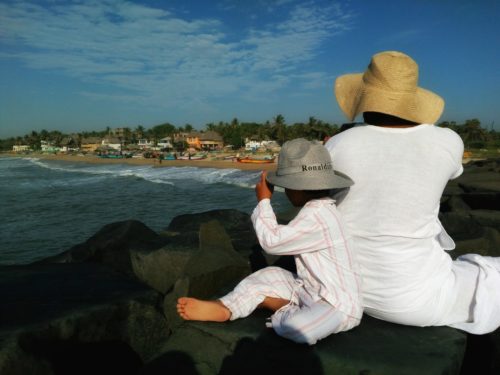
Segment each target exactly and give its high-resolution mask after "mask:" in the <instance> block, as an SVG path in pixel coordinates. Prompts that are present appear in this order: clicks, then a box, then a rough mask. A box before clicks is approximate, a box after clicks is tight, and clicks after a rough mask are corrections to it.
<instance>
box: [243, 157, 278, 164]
mask: <svg viewBox="0 0 500 375" xmlns="http://www.w3.org/2000/svg"><path fill="white" fill-rule="evenodd" d="M274 159H276V157H274V156H265V157H263V158H256V157H252V156H244V157H238V158H236V161H237V162H238V163H253V164H268V163H274Z"/></svg>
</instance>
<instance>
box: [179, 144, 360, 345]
mask: <svg viewBox="0 0 500 375" xmlns="http://www.w3.org/2000/svg"><path fill="white" fill-rule="evenodd" d="M266 179H267V181H268V182H269V183H270V184H272V185H277V186H281V187H284V188H285V192H286V195H287V197H288V199H289V200H290V202H291V203H292V204H293V205H294V206H296V207H302V206H303V208H302V209H301V210H300V212H299V213H298V214H297V216H296V217H295V218H294V219H293V220H292V221H291V222H290V223H289V224H288V225H279V224H278V223H277V221H276V217H275V215H274V212H273V209H272V207H271V202H270V199H271V197H272V194H273V188H272V185H271V186H270V185H268V183H267V182H266ZM352 184H353V181H352V180H351V179H350V178H349V177H347V176H345V175H342V174H340V173H339V172H336V171H334V170H333V166H332V162H331V157H330V154H329V153H328V151H327V150H326V148H324V146H323V145H321V144H320V143H316V142H309V141H307V140H305V139H295V140H292V141H289V142H286V143H285V144H284V145H283V147H282V149H281V152H280V154H279V159H278V168H277V171H276V172H275V173H272V172H271V173H269V175H266V173H265V172H263V173H262V175H261V179H260V181H259V182H258V183H257V185H256V187H255V191H256V194H257V200H258V204H257V207H256V208H255V209H254V212H253V213H252V222H253V225H254V228H255V231H256V234H257V237H258V239H259V242H260V244H261V246H262V248H263V249H264V250H265V251H266V252H267V253H269V254H276V255H294V257H295V263H296V266H297V274H293V273H291V272H289V271H287V270H284V269H282V268H279V267H266V268H264V269H261V270H259V271H257V272H255V273H253V274H251V275H250V276H248V277H247V278H245V279H244V280H243V281H241V282H240V283H239V284H238V285H237V286H236V288H235V289H234V290H233V291H232V292H230V293H229V294H227V295H226V296H224V297H222V298H220V299H219V300H215V301H204V300H198V299H195V298H188V297H181V298H179V300H178V303H177V311H178V313H179V315H180V316H181V317H182V318H183V319H186V320H200V321H217V322H223V321H227V320H234V319H238V318H244V317H246V316H248V315H250V313H252V311H253V310H255V308H257V307H265V308H269V309H271V310H273V311H274V314H273V315H272V316H271V318H270V320H271V321H270V322H269V323H267V324H266V325H268V326H269V327H272V328H273V329H274V330H275V331H276V333H277V334H278V335H280V336H283V337H286V338H288V339H290V340H293V341H295V342H298V343H307V344H309V345H313V344H315V343H316V341H317V340H320V339H322V338H325V337H327V336H328V335H330V334H332V333H337V332H341V331H347V330H349V329H351V328H353V327H355V326H357V325H358V324H359V322H360V319H361V315H362V312H363V311H362V301H361V290H360V288H361V278H360V274H359V272H358V266H357V263H356V259H355V254H354V253H353V251H354V245H353V243H352V241H351V238H350V236H349V235H348V234H347V233H346V232H345V229H344V225H343V222H342V219H341V218H340V216H339V213H338V211H337V209H336V206H335V201H334V200H333V199H332V198H331V197H330V193H331V189H343V188H347V187H348V186H350V185H352Z"/></svg>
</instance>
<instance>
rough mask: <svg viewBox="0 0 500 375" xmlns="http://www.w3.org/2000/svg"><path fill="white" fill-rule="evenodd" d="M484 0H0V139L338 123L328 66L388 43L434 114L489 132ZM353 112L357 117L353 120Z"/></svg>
mask: <svg viewBox="0 0 500 375" xmlns="http://www.w3.org/2000/svg"><path fill="white" fill-rule="evenodd" d="M499 4H500V2H499V1H497V0H481V1H475V0H470V1H469V0H413V1H410V0H364V1H363V0H341V1H340V0H339V1H335V0H311V1H308V0H302V1H301V0H274V1H273V0H267V1H264V0H252V1H250V0H214V1H208V0H206V1H202V0H199V1H197V0H191V1H186V0H164V1H160V0H142V1H132V0H130V1H125V0H99V1H97V0H96V1H94V0H88V1H87V0H79V1H78V0H77V1H60V0H50V1H48V0H47V1H6V0H0V138H2V139H3V138H7V137H15V136H22V135H24V134H27V133H30V132H31V131H37V132H39V131H41V130H42V129H45V130H48V131H52V130H60V131H62V132H64V133H75V132H82V131H93V130H96V131H101V130H104V129H106V127H110V128H117V127H129V128H131V129H135V128H136V127H137V126H138V125H142V126H144V127H145V128H151V127H153V126H155V125H158V124H162V123H166V122H168V123H171V124H173V125H175V126H185V125H186V124H190V125H192V126H193V127H194V128H196V129H204V128H205V125H206V124H208V123H211V122H214V123H217V122H219V121H226V122H230V121H231V120H232V119H233V118H237V119H238V120H239V121H240V122H259V123H260V122H262V123H263V122H265V121H267V120H269V121H272V120H273V118H275V117H276V116H277V115H278V114H281V115H282V116H284V118H285V122H286V123H287V124H293V123H295V122H307V121H308V119H309V117H311V116H314V117H315V118H316V119H319V120H323V121H327V122H330V123H335V124H338V125H340V124H342V123H344V122H347V119H345V117H344V116H343V114H342V112H341V111H340V109H339V107H338V105H337V103H336V101H335V97H334V94H333V83H334V80H335V78H336V77H337V76H339V75H342V74H346V73H358V72H363V71H364V70H365V69H366V67H367V65H368V63H369V61H370V58H371V56H372V55H373V54H375V53H377V52H381V51H386V50H397V51H401V52H404V53H406V54H408V55H410V56H411V57H412V58H413V59H414V60H415V61H417V63H418V65H419V69H420V71H419V85H420V86H421V87H424V88H426V89H429V90H431V91H434V92H435V93H437V94H439V95H440V96H442V97H443V98H444V99H445V102H446V106H445V110H444V113H443V115H442V117H441V118H440V121H456V122H457V123H463V122H464V121H465V120H467V119H472V118H477V119H479V120H480V121H481V124H482V126H483V127H485V128H487V129H491V128H494V129H496V130H497V131H498V130H500V105H499V99H500V95H499V94H500V32H499V27H498V23H499V19H500V5H499ZM357 120H361V119H360V118H358V119H357Z"/></svg>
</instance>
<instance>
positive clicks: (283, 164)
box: [267, 138, 354, 190]
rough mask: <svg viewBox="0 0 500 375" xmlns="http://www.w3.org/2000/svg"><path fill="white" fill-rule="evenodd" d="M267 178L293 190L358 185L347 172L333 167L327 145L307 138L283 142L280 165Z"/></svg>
mask: <svg viewBox="0 0 500 375" xmlns="http://www.w3.org/2000/svg"><path fill="white" fill-rule="evenodd" d="M267 181H269V182H270V183H271V184H273V185H276V186H281V187H284V188H287V189H293V190H330V189H338V188H345V187H348V186H351V185H352V184H354V182H353V181H352V180H351V179H350V178H349V177H347V176H346V175H345V174H343V173H340V172H338V171H335V170H334V169H333V164H332V159H331V157H330V153H329V152H328V150H327V149H326V148H325V146H323V145H322V144H321V143H319V142H315V141H312V142H311V141H308V140H306V139H303V138H297V139H294V140H291V141H288V142H286V143H285V144H283V147H282V148H281V151H280V154H279V158H278V168H277V169H276V172H269V173H268V174H267Z"/></svg>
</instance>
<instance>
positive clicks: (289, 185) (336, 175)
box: [266, 171, 354, 190]
mask: <svg viewBox="0 0 500 375" xmlns="http://www.w3.org/2000/svg"><path fill="white" fill-rule="evenodd" d="M266 180H267V181H268V182H269V183H271V184H273V185H276V186H280V187H283V188H285V189H293V190H330V189H341V188H346V187H349V186H351V185H353V184H354V181H353V180H351V179H350V178H349V177H348V176H346V175H345V174H343V173H341V172H338V171H331V173H323V172H319V173H318V172H316V171H312V172H310V173H309V174H308V176H307V178H304V173H300V174H296V175H293V174H291V175H290V174H289V175H284V176H279V175H277V174H276V172H268V173H267V177H266Z"/></svg>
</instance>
